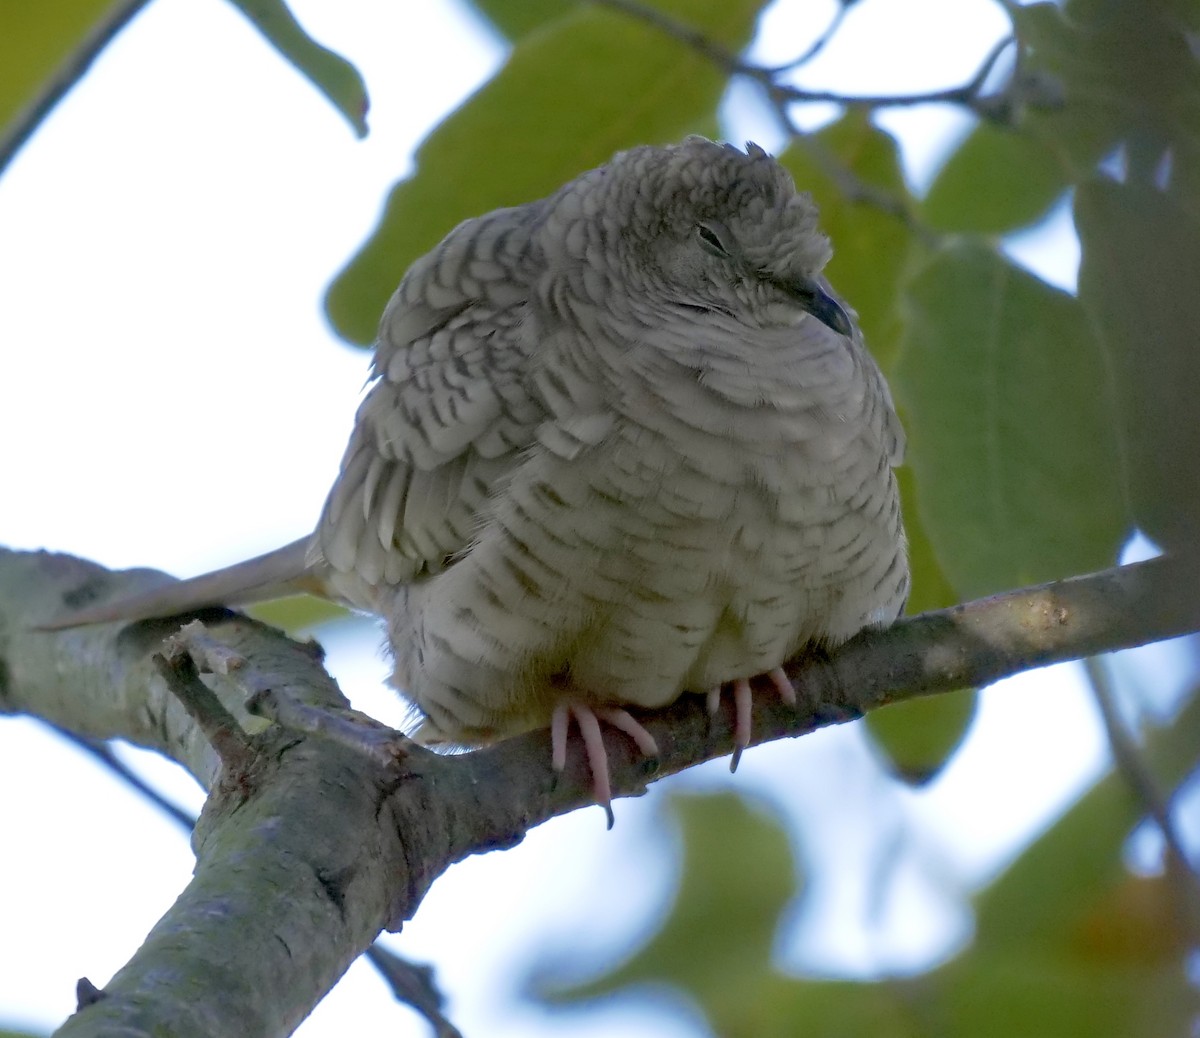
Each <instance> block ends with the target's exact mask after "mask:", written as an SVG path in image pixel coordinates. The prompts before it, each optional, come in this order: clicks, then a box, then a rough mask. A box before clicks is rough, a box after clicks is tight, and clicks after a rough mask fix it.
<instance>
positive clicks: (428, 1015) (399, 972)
mask: <svg viewBox="0 0 1200 1038" xmlns="http://www.w3.org/2000/svg"><path fill="white" fill-rule="evenodd" d="M367 959H368V960H370V963H371V965H372V966H374V967H375V969H376V970H378V971H379V975H380V976H381V977H383V979H384V981H385V982H386V983H387V986H388V987H389V988H390V989H391V992H392V997H393V998H395V999H396V1001H397V1002H403V1003H404V1004H405V1005H408V1006H412V1007H413V1009H415V1010H416V1011H417V1012H418V1013H420V1014H421V1015H422V1016H423V1017H425V1019H426V1020H428V1021H429V1023H430V1025H431V1026H432V1027H433V1033H434V1034H435V1035H436V1038H462V1033H461V1032H460V1031H459V1029H458V1028H457V1027H455V1026H454V1025H453V1024H452V1023H451V1022H450V1021H449V1020H448V1019H446V1017H445V1015H444V1014H443V1013H442V1006H444V1005H445V1003H446V999H445V996H444V995H443V994H442V993H441V991H439V990H438V986H437V982H436V980H435V979H434V974H433V967H432V966H425V965H422V964H419V963H415V962H409V961H408V960H407V959H402V958H401V957H400V956H399V955H397V954H396V953H395V952H393V951H392V950H391V949H390V948H386V947H384V946H383V945H382V944H380V943H379V942H378V941H377V942H376V943H375V944H373V945H371V947H370V948H368V949H367Z"/></svg>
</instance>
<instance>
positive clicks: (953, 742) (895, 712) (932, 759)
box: [866, 688, 979, 786]
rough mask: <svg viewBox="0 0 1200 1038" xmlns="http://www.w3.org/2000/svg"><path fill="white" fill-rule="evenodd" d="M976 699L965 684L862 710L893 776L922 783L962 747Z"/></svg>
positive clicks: (939, 769) (974, 693)
mask: <svg viewBox="0 0 1200 1038" xmlns="http://www.w3.org/2000/svg"><path fill="white" fill-rule="evenodd" d="M978 698H979V697H978V693H976V691H975V690H974V689H973V688H967V689H963V690H962V691H960V692H951V693H949V694H948V695H940V696H927V697H924V698H921V699H908V700H905V701H903V702H900V703H892V704H891V705H890V706H885V707H884V708H883V709H881V710H872V711H871V712H870V713H869V714H867V717H866V724H867V731H868V733H869V734H870V736H871V741H872V742H873V743H875V745H876V746H878V747H879V749H880V750H881V751H882V754H883V758H884V763H885V764H886V766H887V768H888V770H889V771H891V772H892V774H893V775H895V776H896V777H897V778H900V779H903V780H904V781H905V782H908V783H910V784H912V785H915V786H919V785H923V784H924V783H926V782H929V781H930V780H931V779H933V778H934V777H936V776H937V775H938V773H939V772H940V771H941V770H942V768H944V767H945V766H946V763H947V762H948V761H949V760H950V758H951V757H952V756H953V755H954V752H955V751H956V750H957V749H958V748H959V746H961V745H962V742H963V740H964V739H965V738H966V735H967V732H969V731H970V730H971V722H972V721H973V720H974V719H975V711H976V708H977V706H978Z"/></svg>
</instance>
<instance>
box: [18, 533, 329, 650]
mask: <svg viewBox="0 0 1200 1038" xmlns="http://www.w3.org/2000/svg"><path fill="white" fill-rule="evenodd" d="M310 541H311V538H310V537H301V538H300V540H298V541H293V542H292V543H291V544H286V545H284V546H283V547H282V548H276V549H275V550H274V551H269V552H267V553H266V554H265V555H259V556H257V557H256V558H253V559H247V560H246V561H245V562H238V563H235V564H234V565H232V566H226V567H225V568H224V569H218V570H214V571H213V572H212V573H203V574H201V575H200V576H198V577H192V578H191V579H189V580H180V581H176V582H175V583H172V584H167V585H165V586H163V587H156V588H150V589H149V590H148V591H143V592H141V593H139V594H136V595H131V596H129V597H128V598H118V599H116V600H114V601H112V602H99V603H97V604H96V605H93V606H88V607H86V608H84V609H79V610H76V611H75V612H71V613H66V614H64V615H63V616H60V617H57V618H55V619H54V620H51V621H50V622H49V623H45V624H41V625H39V626H38V627H37V630H39V631H61V630H63V629H65V628H67V627H82V626H84V625H85V624H102V623H112V622H114V621H117V620H126V621H130V622H132V621H134V620H150V619H153V618H155V617H161V616H175V615H177V614H179V613H187V612H192V611H194V610H196V609H203V608H205V607H207V606H223V605H248V604H249V603H251V602H263V601H266V600H267V599H271V598H282V597H283V596H284V595H295V594H299V593H300V592H302V591H307V592H310V593H312V594H318V595H319V594H321V593H322V591H323V581H322V580H321V575H320V574H319V573H318V572H316V570H315V569H314V568H313V567H310V566H309V565H308V563H307V558H306V556H307V554H308V546H309V542H310Z"/></svg>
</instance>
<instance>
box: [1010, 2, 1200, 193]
mask: <svg viewBox="0 0 1200 1038" xmlns="http://www.w3.org/2000/svg"><path fill="white" fill-rule="evenodd" d="M1011 10H1012V17H1013V21H1014V24H1015V25H1016V27H1017V29H1018V32H1019V33H1020V36H1021V38H1022V40H1023V41H1024V42H1025V43H1026V44H1027V45H1028V47H1029V54H1028V59H1029V60H1028V62H1027V66H1028V67H1027V69H1026V73H1027V74H1032V75H1035V76H1042V77H1049V78H1052V79H1053V80H1054V81H1055V82H1056V83H1058V84H1060V85H1061V88H1062V92H1063V102H1064V103H1063V104H1062V105H1061V107H1060V108H1059V109H1058V110H1057V111H1053V112H1034V113H1031V120H1030V121H1031V124H1032V125H1033V126H1034V128H1035V130H1036V132H1037V133H1038V134H1039V135H1040V137H1041V138H1042V140H1044V141H1046V142H1047V143H1048V144H1049V145H1051V146H1052V147H1054V148H1055V149H1056V150H1057V151H1058V153H1059V154H1060V156H1062V159H1063V161H1064V165H1065V166H1066V167H1067V168H1070V169H1073V170H1074V171H1075V175H1076V178H1078V177H1082V176H1085V175H1086V174H1087V172H1088V171H1089V170H1090V169H1091V167H1092V165H1093V164H1094V163H1095V162H1096V160H1097V159H1099V158H1100V157H1101V156H1103V155H1105V154H1107V153H1109V152H1111V151H1112V150H1113V149H1114V148H1115V147H1116V146H1117V145H1118V144H1121V145H1123V146H1124V148H1125V151H1126V156H1127V158H1128V159H1129V161H1130V164H1131V169H1132V170H1133V171H1134V175H1135V177H1138V178H1144V177H1146V176H1147V175H1149V174H1151V171H1152V170H1153V168H1154V167H1155V166H1156V165H1157V163H1158V161H1159V158H1160V157H1161V155H1162V153H1163V152H1164V150H1166V149H1167V148H1171V147H1173V148H1175V149H1179V148H1180V147H1183V148H1186V149H1187V150H1188V151H1189V152H1192V153H1195V151H1196V148H1197V146H1198V144H1200V140H1198V136H1197V135H1198V130H1200V124H1198V122H1197V113H1198V112H1200V66H1198V64H1197V61H1196V57H1195V55H1194V53H1193V52H1192V48H1191V45H1190V37H1191V35H1192V34H1194V33H1195V32H1196V31H1197V30H1198V29H1200V10H1198V8H1197V5H1196V4H1195V3H1194V2H1193V0H1139V2H1138V3H1128V2H1117V3H1114V2H1112V0H1069V2H1068V3H1065V4H1062V5H1061V6H1060V5H1058V4H1054V3H1037V4H1029V5H1025V6H1017V5H1011Z"/></svg>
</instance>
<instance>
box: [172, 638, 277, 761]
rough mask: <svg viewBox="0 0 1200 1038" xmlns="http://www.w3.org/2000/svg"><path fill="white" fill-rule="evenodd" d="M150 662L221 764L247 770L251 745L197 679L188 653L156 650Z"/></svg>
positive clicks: (252, 753) (227, 713) (235, 719)
mask: <svg viewBox="0 0 1200 1038" xmlns="http://www.w3.org/2000/svg"><path fill="white" fill-rule="evenodd" d="M151 662H152V663H153V664H154V668H155V670H157V671H158V673H159V675H160V676H161V677H162V679H163V680H164V681H165V682H166V683H167V688H169V689H170V690H171V693H172V694H173V695H174V696H175V698H176V699H178V700H179V702H180V703H181V704H182V705H183V708H184V709H185V710H186V711H187V712H188V716H189V717H191V718H192V720H193V721H195V722H196V724H197V725H198V726H199V727H200V730H201V731H202V732H203V733H204V735H205V737H206V738H207V739H208V741H209V744H210V745H211V746H212V748H213V749H214V750H216V751H217V756H218V757H220V758H221V763H222V764H224V765H225V767H226V768H228V769H230V770H231V771H234V772H242V771H246V770H248V769H249V767H250V765H251V764H252V762H253V760H254V757H255V751H254V747H253V745H252V744H251V742H250V739H249V737H248V736H247V735H246V733H245V732H244V731H242V726H241V725H240V724H238V722H237V718H235V717H234V716H233V714H231V713H230V712H229V711H228V710H226V709H225V704H224V703H222V702H221V700H220V699H218V698H217V694H216V693H215V692H213V690H212V689H211V688H209V687H208V686H207V685H206V684H205V683H204V682H203V681H201V680H200V672H199V670H198V669H197V668H196V661H195V660H194V659H192V657H191V655H190V654H189V653H186V652H177V653H174V654H172V656H171V657H170V658H169V659H168V658H167V657H166V656H163V655H162V654H161V653H157V652H156V653H155V654H154V655H153V656H152V657H151Z"/></svg>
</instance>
